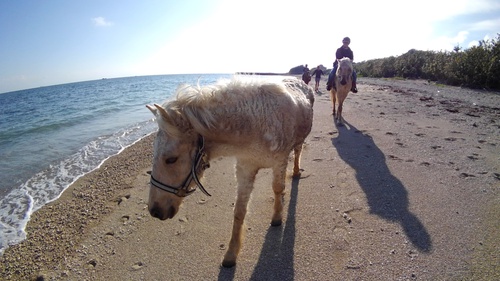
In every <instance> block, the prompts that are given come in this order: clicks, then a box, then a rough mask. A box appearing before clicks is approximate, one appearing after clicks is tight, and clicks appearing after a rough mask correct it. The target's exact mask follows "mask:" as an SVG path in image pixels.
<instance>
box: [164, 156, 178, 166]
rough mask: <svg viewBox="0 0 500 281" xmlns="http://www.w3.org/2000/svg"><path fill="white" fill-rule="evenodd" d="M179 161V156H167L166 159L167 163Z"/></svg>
mask: <svg viewBox="0 0 500 281" xmlns="http://www.w3.org/2000/svg"><path fill="white" fill-rule="evenodd" d="M176 161H177V157H170V158H167V160H165V163H167V164H173V163H175V162H176Z"/></svg>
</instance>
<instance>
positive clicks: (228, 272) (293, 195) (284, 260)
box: [218, 178, 300, 281]
mask: <svg viewBox="0 0 500 281" xmlns="http://www.w3.org/2000/svg"><path fill="white" fill-rule="evenodd" d="M299 181H300V179H298V178H293V180H292V186H291V188H290V191H289V192H290V200H289V202H288V212H287V216H286V220H283V224H282V225H281V226H271V225H270V226H269V229H268V230H267V234H266V237H265V240H264V245H263V246H262V251H261V252H260V256H259V260H258V262H257V265H256V266H255V268H254V271H253V273H252V276H251V278H250V280H294V267H293V256H294V246H295V213H296V209H297V196H298V190H299V189H298V186H299ZM285 204H286V202H285ZM237 267H238V265H236V266H235V267H233V268H223V267H222V266H221V269H220V271H219V278H218V280H219V281H222V280H234V273H235V270H236V269H237Z"/></svg>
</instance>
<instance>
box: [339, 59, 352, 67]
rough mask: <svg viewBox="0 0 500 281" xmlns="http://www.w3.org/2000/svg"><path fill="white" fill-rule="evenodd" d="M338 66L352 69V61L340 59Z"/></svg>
mask: <svg viewBox="0 0 500 281" xmlns="http://www.w3.org/2000/svg"><path fill="white" fill-rule="evenodd" d="M339 66H341V67H342V66H343V67H349V68H351V69H352V61H351V59H350V58H348V57H344V58H342V59H340V60H339Z"/></svg>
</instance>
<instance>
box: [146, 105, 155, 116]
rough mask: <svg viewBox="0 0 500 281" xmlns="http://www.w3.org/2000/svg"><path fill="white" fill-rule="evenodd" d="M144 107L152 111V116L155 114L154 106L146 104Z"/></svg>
mask: <svg viewBox="0 0 500 281" xmlns="http://www.w3.org/2000/svg"><path fill="white" fill-rule="evenodd" d="M146 107H147V108H148V109H149V110H150V111H151V112H152V113H153V115H154V116H156V114H157V110H156V108H154V107H152V106H151V105H149V104H146Z"/></svg>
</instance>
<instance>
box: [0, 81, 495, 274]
mask: <svg viewBox="0 0 500 281" xmlns="http://www.w3.org/2000/svg"><path fill="white" fill-rule="evenodd" d="M313 83H314V81H312V82H311V83H310V85H311V86H313V85H314V84H313ZM324 84H325V81H324V80H323V81H322V82H321V86H320V92H319V93H317V96H316V102H315V105H314V111H315V112H314V123H313V130H312V132H311V134H310V135H309V137H308V138H307V140H306V145H305V149H304V152H303V155H302V168H303V169H304V172H303V174H302V177H301V178H300V179H298V180H293V179H292V178H291V177H288V178H287V185H286V188H287V194H286V196H285V200H286V202H285V203H286V204H285V216H284V218H285V219H284V223H283V225H282V226H280V227H271V226H270V221H271V214H272V208H273V207H272V206H273V193H272V189H271V176H270V173H269V170H263V171H261V172H260V173H259V174H258V176H257V181H256V187H255V190H254V193H253V195H252V200H251V202H250V204H249V213H248V215H247V218H246V238H245V241H244V243H243V248H242V251H241V253H240V256H239V259H238V264H237V265H236V267H234V268H231V269H227V268H222V267H220V263H221V260H222V257H223V255H224V253H225V250H226V247H227V243H228V242H229V237H230V231H231V224H232V210H233V204H234V201H235V184H236V182H235V177H234V160H233V159H231V158H225V159H215V160H213V161H211V167H210V169H208V170H207V171H206V172H205V177H204V180H203V182H204V185H205V187H206V188H207V189H208V191H209V192H210V193H211V194H212V197H206V196H205V195H204V194H203V193H201V192H200V191H197V192H196V193H195V194H193V195H191V196H189V197H188V198H186V199H185V201H184V204H183V206H182V207H181V210H180V211H179V213H178V214H177V216H176V217H175V218H174V219H172V220H167V221H159V220H157V219H154V218H152V217H151V216H150V215H149V214H148V211H147V196H148V188H149V187H148V180H149V175H148V174H147V171H148V170H150V168H151V159H152V141H153V137H154V136H148V137H146V138H144V139H143V140H141V141H139V142H138V143H136V144H135V145H133V146H131V147H129V148H128V149H126V150H125V151H124V152H122V153H121V154H119V155H117V156H115V157H112V158H111V159H109V160H108V161H106V162H105V163H104V164H103V165H102V166H101V167H100V168H99V169H97V170H95V171H94V172H92V173H89V174H88V175H86V176H84V177H82V178H80V179H79V180H78V181H77V182H76V183H75V184H73V185H72V186H71V187H70V188H69V189H68V190H66V191H65V193H64V194H63V195H62V196H61V198H59V199H58V200H56V201H54V202H52V203H51V204H49V205H48V206H46V207H43V208H42V209H40V210H39V211H37V212H36V213H35V214H33V216H32V219H31V221H30V222H29V224H28V226H27V229H26V230H27V232H28V239H27V240H25V241H24V242H22V243H20V244H18V245H15V246H12V247H10V248H9V249H7V250H6V251H5V253H4V255H3V256H2V257H1V258H0V259H1V268H0V279H2V280H31V279H33V280H34V279H36V278H38V280H499V279H500V255H499V253H500V220H499V219H498V218H499V217H500V196H499V195H500V95H499V94H498V93H489V92H485V91H474V90H468V89H461V88H457V87H447V86H442V85H436V84H434V83H428V82H427V81H421V80H416V81H402V80H383V79H366V78H361V79H360V81H359V85H358V88H359V93H357V94H353V93H350V94H349V96H348V97H347V100H346V102H345V105H344V113H343V116H344V119H345V121H346V125H345V126H337V125H335V123H334V122H333V118H332V115H331V102H330V99H329V94H328V93H327V92H326V90H325V85H324ZM145 110H147V109H146V108H145ZM290 168H291V165H290V166H289V169H290Z"/></svg>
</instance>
